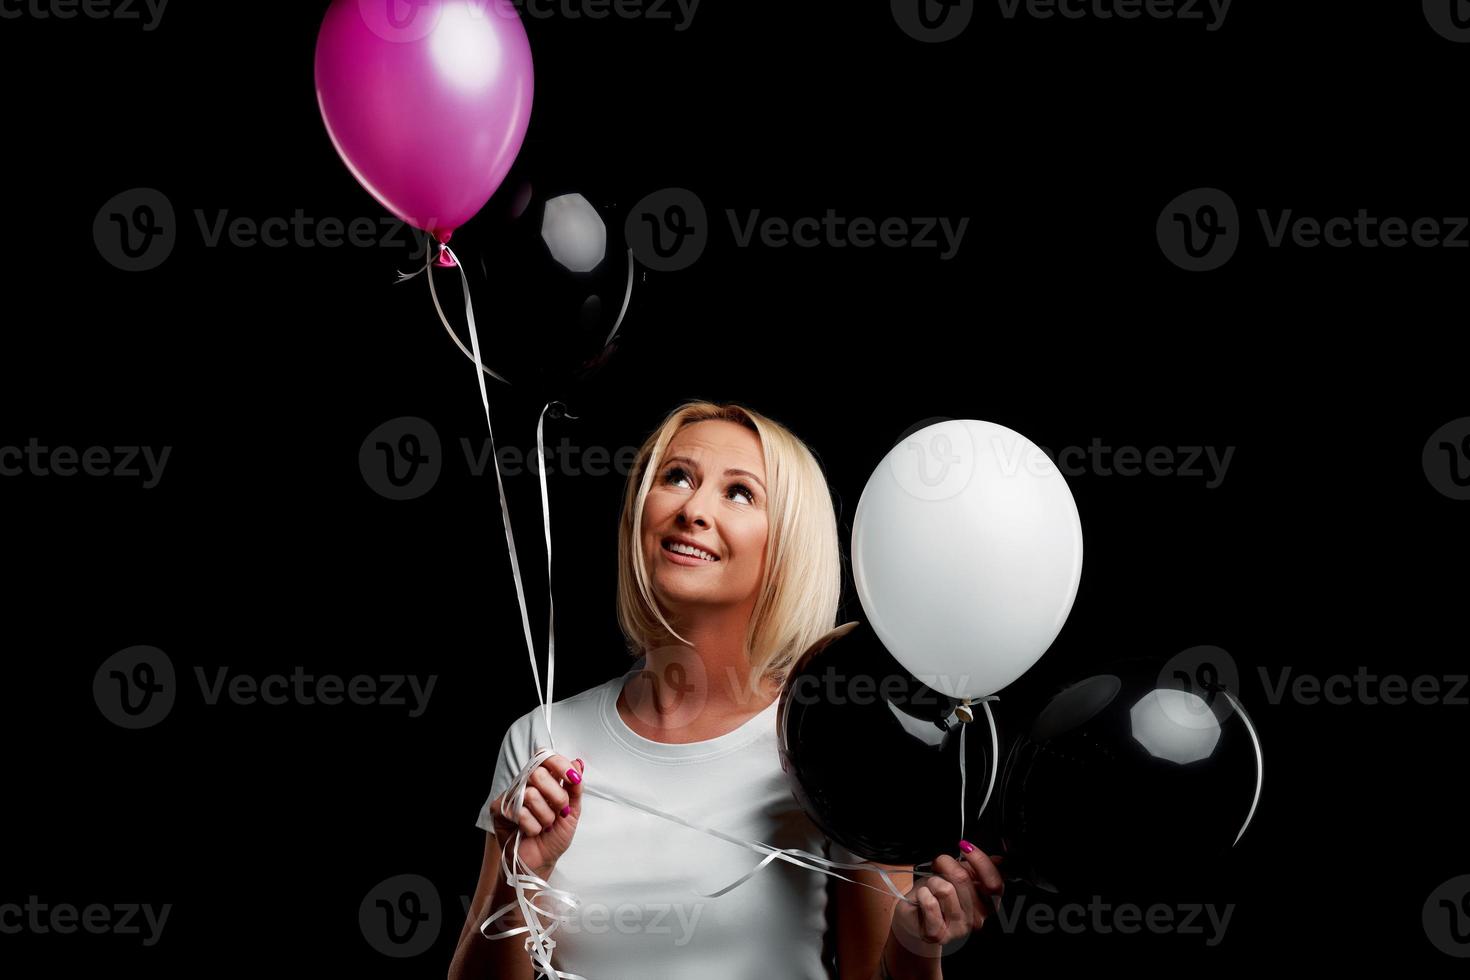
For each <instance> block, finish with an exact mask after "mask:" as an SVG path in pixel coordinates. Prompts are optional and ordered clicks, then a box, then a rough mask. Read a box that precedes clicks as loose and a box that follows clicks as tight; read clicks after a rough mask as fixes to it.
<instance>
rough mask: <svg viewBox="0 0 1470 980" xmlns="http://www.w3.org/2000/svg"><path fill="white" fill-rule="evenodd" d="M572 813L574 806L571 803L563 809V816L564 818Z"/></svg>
mask: <svg viewBox="0 0 1470 980" xmlns="http://www.w3.org/2000/svg"><path fill="white" fill-rule="evenodd" d="M571 812H572V805H571V804H570V803H568V804H567V805H566V806H564V807H562V808H561V815H562V816H566V815H567V814H569V813H571Z"/></svg>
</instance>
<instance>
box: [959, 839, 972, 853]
mask: <svg viewBox="0 0 1470 980" xmlns="http://www.w3.org/2000/svg"><path fill="white" fill-rule="evenodd" d="M974 849H975V845H974V844H971V843H970V842H969V841H967V840H962V841H960V850H962V851H964V852H965V853H966V854H969V853H970V852H971V851H973V850H974Z"/></svg>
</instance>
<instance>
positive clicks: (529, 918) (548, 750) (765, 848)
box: [398, 244, 999, 980]
mask: <svg viewBox="0 0 1470 980" xmlns="http://www.w3.org/2000/svg"><path fill="white" fill-rule="evenodd" d="M441 248H443V250H444V251H445V252H446V253H448V255H449V257H450V259H451V260H452V261H453V263H454V267H455V268H457V269H458V270H459V275H460V281H461V283H462V285H463V287H464V307H465V319H466V320H467V322H468V324H469V330H470V346H471V348H472V352H471V351H465V354H466V356H468V357H469V358H470V359H471V360H473V361H474V362H475V380H476V382H477V383H478V385H479V387H480V404H481V406H482V407H483V408H484V411H485V426H486V428H487V429H488V430H489V432H490V453H491V459H493V460H495V484H496V487H497V489H498V490H499V492H500V515H501V520H502V522H503V523H504V525H505V542H506V545H507V547H508V549H509V551H510V567H511V575H512V577H513V578H514V580H515V587H516V600H517V602H518V604H519V605H520V610H521V625H522V628H523V632H524V635H525V639H526V653H527V656H528V657H529V658H530V661H531V675H532V677H533V678H534V679H535V681H536V697H537V698H538V699H539V700H540V702H541V711H542V716H543V718H544V719H545V721H546V735H547V739H548V740H549V741H551V742H552V745H551V746H538V747H536V749H535V751H534V752H533V753H532V755H531V758H530V759H529V761H527V763H526V765H525V766H524V767H523V768H522V769H521V771H520V772H519V773H518V774H517V775H516V778H515V780H514V782H512V783H511V785H510V787H508V788H507V790H506V791H505V792H504V793H502V794H501V797H500V812H501V816H503V817H505V818H506V819H507V820H511V819H512V814H514V813H517V812H519V811H520V809H521V808H522V807H523V806H524V803H525V796H526V787H527V785H528V784H529V782H530V779H531V775H532V773H534V772H535V771H536V770H537V769H539V768H540V767H541V764H542V763H543V762H545V761H546V760H547V759H548V758H550V757H551V756H552V755H555V754H556V749H555V738H554V737H553V736H552V731H551V705H552V689H553V683H554V681H555V677H556V614H555V607H554V605H553V599H552V589H551V512H550V505H549V501H548V498H547V492H546V467H545V465H544V463H545V458H546V454H545V444H544V441H543V426H544V424H545V420H546V411H547V409H548V408H550V407H551V404H552V403H550V402H548V403H547V404H546V405H545V406H543V407H542V409H541V415H540V416H539V417H538V418H537V421H536V457H537V459H538V460H541V461H542V465H540V466H538V467H537V475H538V477H539V479H540V484H541V514H542V527H543V529H544V532H545V536H546V579H547V582H546V588H547V608H548V613H549V619H550V621H549V622H548V623H547V643H546V646H547V650H546V694H545V696H544V697H543V696H542V694H541V672H540V669H539V667H538V666H537V663H536V654H535V648H534V646H533V645H532V643H531V620H530V616H529V614H528V613H527V611H526V595H525V588H524V586H523V585H522V583H521V571H520V559H519V558H518V557H517V555H516V543H515V533H514V532H513V531H512V530H511V523H510V508H509V506H508V504H507V503H506V497H505V483H504V481H502V480H501V477H500V460H499V455H498V454H497V453H496V451H495V427H494V426H493V425H492V424H491V422H490V398H489V394H488V393H487V391H486V389H485V375H486V374H489V375H490V376H491V377H494V378H496V379H497V380H500V381H505V378H503V377H501V376H500V375H499V374H496V373H495V372H494V371H491V370H490V369H489V368H487V367H485V366H484V365H483V364H482V363H481V360H480V338H479V333H478V331H477V330H476V328H475V311H474V305H473V303H472V302H471V299H470V284H469V277H468V276H466V275H465V271H464V265H463V264H462V263H461V262H460V261H459V257H458V256H456V255H455V254H454V252H453V251H452V250H451V249H450V247H449V246H448V245H447V244H446V245H441ZM427 251H428V255H427V257H426V259H425V262H424V268H422V269H420V270H419V272H414V273H408V274H405V273H401V272H400V273H399V278H398V281H399V282H405V281H407V280H409V279H412V278H414V277H415V276H417V275H419V273H420V272H422V273H426V274H427V278H428V280H429V292H430V295H431V296H433V299H434V308H435V310H437V311H438V313H439V319H440V320H441V321H442V322H443V323H444V327H445V329H446V330H448V331H449V335H450V336H451V337H453V338H454V342H455V343H456V344H457V345H458V346H459V348H460V350H462V351H463V350H464V345H463V344H461V343H460V342H459V338H458V337H457V336H456V335H455V333H454V329H453V328H452V327H451V326H450V325H449V320H448V319H447V318H446V317H445V316H444V309H443V307H442V306H440V305H439V295H438V292H437V291H436V290H435V288H434V274H433V268H432V266H433V249H432V248H431V249H428V250H427ZM629 263H630V268H629V279H628V295H625V296H624V299H623V309H622V311H621V313H619V315H618V322H617V323H616V324H614V325H613V329H612V332H611V333H609V334H608V340H609V341H610V340H611V339H612V337H613V335H614V334H616V333H617V329H618V326H619V325H621V323H622V318H623V314H626V313H627V309H628V298H629V296H631V293H632V268H631V263H632V252H631V250H630V252H629ZM506 383H507V384H509V383H510V382H508V381H506ZM568 417H569V418H576V416H568ZM993 700H996V696H995V695H993V694H991V695H986V696H985V697H983V698H976V699H973V701H975V702H979V703H981V704H982V706H983V707H984V709H985V714H986V717H987V719H988V720H989V722H990V736H991V744H992V747H993V750H992V752H991V767H990V780H989V787H988V788H987V790H986V793H985V800H984V802H982V803H981V805H980V809H979V810H977V811H976V814H975V815H976V816H977V817H978V816H979V815H980V814H981V813H983V812H984V811H985V807H986V805H987V804H988V803H989V802H990V796H991V792H992V791H993V790H994V788H995V779H996V772H997V770H996V766H997V764H998V758H997V757H998V754H999V743H998V740H997V737H996V729H995V718H994V716H993V715H992V714H991V711H990V705H989V703H988V702H990V701H993ZM962 703H963V704H965V705H968V704H970V703H972V699H965V700H964V701H963V702H962ZM966 713H967V714H968V712H966ZM969 723H970V722H969V721H968V720H962V721H961V724H969ZM582 792H584V793H590V794H592V795H593V796H597V797H601V798H602V799H605V800H611V801H613V802H615V803H621V804H623V805H625V806H629V807H633V808H635V809H638V810H642V811H643V812H645V813H650V814H653V815H654V816H657V817H662V818H663V819H665V820H670V821H673V822H674V823H678V824H682V825H683V826H685V827H689V828H691V829H693V830H698V831H700V832H701V833H705V834H708V835H709V836H711V837H716V838H719V839H720V840H724V841H728V842H729V843H731V844H735V845H738V846H740V847H745V848H748V849H750V850H752V851H755V852H756V853H758V854H760V853H763V854H765V858H764V859H762V861H761V862H760V864H758V865H756V866H755V867H754V868H752V869H751V870H750V871H748V872H746V873H745V874H744V875H742V876H741V877H740V878H738V879H736V880H735V881H733V882H731V883H730V884H728V885H726V886H725V887H723V888H721V889H719V890H717V891H714V892H711V893H708V894H705V893H701V892H695V893H694V894H695V895H697V896H698V897H700V898H718V897H719V896H721V895H723V894H725V893H726V892H729V891H731V890H733V889H735V888H738V887H739V886H740V885H742V884H744V883H745V882H746V881H748V880H750V878H752V877H754V876H755V875H756V874H757V873H759V872H760V871H761V870H762V869H763V868H765V867H766V866H767V865H769V864H770V863H771V862H772V861H774V860H778V859H779V860H782V861H786V862H788V863H789V864H794V865H796V866H797V867H801V868H806V869H808V870H811V871H816V872H819V873H821V874H825V875H829V876H831V877H834V878H840V879H842V880H843V881H847V882H851V883H852V884H855V885H861V886H862V887H864V888H872V889H873V890H874V891H882V889H881V888H876V887H874V886H872V885H869V884H867V883H866V882H861V881H855V880H854V879H852V878H848V877H847V876H845V875H841V874H838V873H836V872H835V871H831V870H829V869H831V868H847V869H850V870H851V869H859V868H861V869H866V870H871V871H877V872H878V874H879V875H880V876H881V877H882V878H883V882H884V884H886V885H887V886H888V891H889V892H890V893H891V894H892V895H894V896H895V897H897V898H898V899H899V900H901V901H907V902H910V903H914V902H915V900H914V899H911V898H908V897H907V896H906V895H904V893H903V892H900V891H899V890H898V888H897V886H895V885H894V884H893V881H892V879H891V878H889V876H888V871H887V870H886V869H884V868H882V867H879V866H878V865H876V864H872V863H870V862H867V861H833V860H831V859H829V858H825V857H823V856H821V855H820V854H813V853H812V852H810V851H806V850H801V849H799V848H789V847H786V848H783V847H774V846H772V845H770V844H766V843H764V842H761V841H748V840H744V839H742V838H739V837H734V836H732V835H730V834H726V833H724V832H723V831H719V830H716V829H714V828H712V827H705V826H703V825H700V824H697V823H691V822H690V821H688V820H685V819H683V818H682V817H678V816H675V815H674V814H671V813H665V812H664V811H662V810H659V809H656V808H655V807H651V806H648V805H647V804H644V803H640V802H638V801H637V800H632V799H629V798H628V797H625V796H622V795H621V794H618V793H613V792H610V791H606V790H600V789H595V788H593V787H591V786H584V787H582ZM512 799H513V800H514V801H515V805H514V807H511V806H510V801H511V800H512ZM965 819H966V814H965V737H964V733H963V732H961V733H960V828H961V830H960V832H961V834H963V833H964V824H965ZM520 844H521V831H520V829H519V827H517V829H516V835H515V839H514V840H513V841H507V842H506V844H504V845H502V846H501V862H500V866H501V870H502V871H503V872H504V876H505V882H506V884H507V885H509V886H510V887H511V888H512V889H514V891H515V895H516V897H515V900H514V901H512V902H509V903H507V904H505V905H503V906H501V907H500V908H499V909H497V910H496V911H495V912H494V913H493V914H492V915H491V916H490V917H489V918H487V919H486V920H485V921H484V922H482V923H480V934H481V935H482V936H484V937H485V938H486V939H504V938H506V937H508V936H514V935H517V934H519V933H523V932H524V933H526V934H527V935H526V939H525V941H524V945H525V948H526V950H527V952H529V953H530V955H531V959H532V962H533V963H534V964H535V966H536V969H538V970H539V971H541V972H542V973H544V974H546V975H547V976H548V977H552V978H559V980H587V978H586V977H584V976H582V975H581V974H577V973H567V972H564V971H561V970H558V969H556V968H555V967H554V966H552V964H551V958H552V954H553V952H554V951H555V949H556V940H555V939H553V938H552V937H553V936H554V935H555V933H556V930H557V929H558V928H560V927H561V924H562V923H563V922H567V921H569V920H570V919H571V918H572V915H571V914H570V913H572V912H575V911H576V909H577V908H578V907H579V906H580V904H581V902H580V899H578V897H577V896H576V894H575V893H573V892H571V891H568V890H566V889H562V888H554V887H552V885H551V884H550V883H549V882H548V881H546V879H544V878H542V877H541V876H540V875H538V874H536V873H535V871H534V870H533V869H532V868H529V867H527V866H526V864H525V862H523V861H522V860H521V856H520V850H521V848H520ZM507 846H509V847H510V854H509V855H508V856H507V854H506V847H507ZM927 864H929V862H924V864H922V865H916V866H915V867H914V871H913V875H914V878H915V879H916V880H917V879H919V878H925V877H934V875H933V873H932V872H928V871H924V870H921V869H922V868H923V867H924V866H925V865H927ZM818 865H820V867H819V866H818ZM528 893H542V894H545V895H548V896H550V897H551V898H552V899H553V900H555V901H556V902H558V903H560V905H561V906H562V907H563V908H564V909H565V910H566V912H564V913H557V912H553V911H550V910H548V909H543V908H541V907H540V906H538V905H537V904H536V903H535V895H534V894H528ZM513 909H519V910H520V912H521V918H522V920H523V921H524V922H525V925H522V926H516V927H514V928H512V929H506V930H503V931H501V932H497V933H494V934H490V933H487V932H486V931H485V929H486V927H487V926H489V925H490V924H491V923H492V922H494V921H495V920H497V919H499V918H500V917H501V916H503V915H506V914H507V913H509V912H510V911H512V910H513ZM542 917H545V919H546V920H547V921H543V919H542Z"/></svg>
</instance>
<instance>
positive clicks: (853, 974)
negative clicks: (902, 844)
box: [833, 862, 943, 980]
mask: <svg viewBox="0 0 1470 980" xmlns="http://www.w3.org/2000/svg"><path fill="white" fill-rule="evenodd" d="M875 863H876V862H875ZM880 867H883V868H885V869H887V870H888V877H889V878H890V879H891V880H892V881H893V887H895V888H897V889H898V890H899V891H901V892H907V891H909V889H911V888H912V887H913V883H914V874H913V872H914V869H913V866H912V865H908V866H904V865H896V864H884V865H880ZM844 873H845V874H847V875H848V876H849V877H851V878H854V879H856V880H858V881H860V882H862V883H863V884H866V885H870V886H872V887H870V888H861V887H858V886H856V885H851V884H849V883H847V882H845V881H839V882H838V883H837V888H836V890H835V892H834V895H833V905H834V906H835V908H834V910H833V912H834V914H833V921H834V923H835V925H836V929H837V976H838V978H839V980H888V978H889V977H892V978H893V980H938V978H940V977H942V976H943V974H942V973H941V972H940V968H939V960H938V959H933V960H925V959H921V958H920V957H918V956H916V955H915V954H913V953H911V952H909V951H908V950H907V949H905V948H904V946H903V945H902V944H901V943H900V942H899V941H898V938H897V937H896V936H895V935H894V934H893V908H894V906H895V905H897V904H898V898H897V897H896V896H894V895H893V893H892V892H890V891H889V890H888V886H887V885H885V884H884V883H883V878H882V877H881V876H880V875H879V874H878V872H876V871H858V870H849V871H845V872H844ZM874 888H877V889H881V891H874V890H873V889H874ZM885 964H886V965H887V970H888V972H887V973H886V974H885V973H884V972H883V970H884V965H885Z"/></svg>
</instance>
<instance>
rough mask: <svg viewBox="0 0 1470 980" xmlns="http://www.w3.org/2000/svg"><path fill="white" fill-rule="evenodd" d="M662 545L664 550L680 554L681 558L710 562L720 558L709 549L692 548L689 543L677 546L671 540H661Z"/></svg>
mask: <svg viewBox="0 0 1470 980" xmlns="http://www.w3.org/2000/svg"><path fill="white" fill-rule="evenodd" d="M660 547H662V548H663V550H664V551H667V552H668V553H669V554H672V555H678V556H679V557H680V558H693V559H697V560H699V561H706V562H710V563H714V562H717V561H719V560H720V559H719V558H717V557H715V556H714V555H711V554H710V553H709V552H707V551H703V550H701V549H697V548H690V547H689V546H688V545H682V544H681V545H678V546H677V547H676V546H675V545H674V543H673V542H671V541H664V542H661V543H660Z"/></svg>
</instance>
